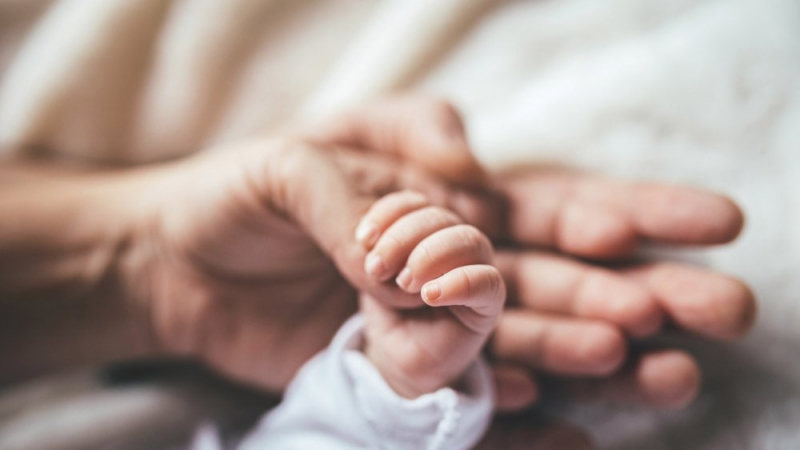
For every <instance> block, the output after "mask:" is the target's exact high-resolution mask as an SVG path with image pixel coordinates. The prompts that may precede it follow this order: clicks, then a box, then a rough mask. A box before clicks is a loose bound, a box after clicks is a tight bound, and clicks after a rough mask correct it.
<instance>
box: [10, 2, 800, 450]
mask: <svg viewBox="0 0 800 450" xmlns="http://www.w3.org/2000/svg"><path fill="white" fill-rule="evenodd" d="M409 90H410V91H422V92H427V93H433V94H438V95H441V96H444V97H446V98H448V99H450V100H452V101H453V102H454V103H455V104H456V106H457V107H458V108H459V109H460V110H461V111H462V112H463V114H464V117H465V121H466V125H467V130H468V133H469V135H470V139H471V142H472V144H473V147H474V150H475V152H476V154H477V155H478V157H479V158H480V159H481V160H482V161H483V162H484V163H485V164H486V165H488V166H489V167H491V168H493V169H496V170H500V169H504V168H509V167H513V166H515V165H520V164H529V163H533V162H546V163H556V164H567V165H570V166H574V167H578V168H582V169H587V170H592V171H596V172H599V173H605V174H609V175H614V176H619V177H624V178H628V179H643V180H651V181H666V182H679V183H685V184H689V185H695V186H701V187H705V188H711V189H713V190H717V191H720V192H723V193H725V194H727V195H730V196H731V197H732V198H734V199H735V200H736V201H737V202H739V204H740V205H741V206H742V207H743V209H744V211H745V214H746V216H747V226H746V228H745V231H744V233H743V235H742V237H741V238H740V239H739V240H738V241H737V242H736V243H735V244H733V245H731V246H727V247H724V248H720V249H712V250H704V251H696V250H692V249H686V250H682V251H669V252H667V251H666V250H660V249H653V250H652V251H653V253H654V254H658V255H659V256H662V257H667V258H675V259H681V260H688V261H692V262H695V263H697V264H702V265H708V266H711V267H714V268H715V269H717V270H720V271H723V272H728V273H731V274H734V275H736V276H739V277H741V278H743V279H744V280H746V281H747V282H749V283H750V285H751V286H752V287H753V288H754V290H755V292H756V295H757V297H758V298H759V301H760V317H759V320H758V323H757V325H756V328H755V330H754V332H753V333H752V335H751V336H750V337H749V338H747V339H746V340H745V341H743V342H741V343H738V344H732V345H722V344H697V343H693V344H686V345H689V347H688V348H689V349H690V351H692V352H694V353H695V354H697V355H699V356H700V361H701V363H702V364H703V365H704V370H705V373H706V379H705V387H704V391H703V393H702V394H701V397H700V399H699V400H698V401H697V402H696V403H695V404H694V405H693V406H691V407H690V408H688V409H686V410H684V411H680V412H669V413H666V412H654V411H650V410H646V409H642V408H633V407H630V408H623V407H612V406H608V405H606V404H603V403H602V402H598V401H595V402H592V401H588V402H586V401H582V402H568V401H563V402H562V401H558V402H556V401H552V402H548V403H546V404H545V405H543V406H541V407H540V410H541V411H540V412H541V413H542V414H544V415H548V416H553V417H559V418H563V419H565V420H567V421H569V422H572V423H574V424H577V425H578V426H579V427H580V428H582V429H584V430H586V431H587V432H588V433H589V434H590V436H592V438H593V439H594V440H595V442H596V443H597V445H598V447H599V448H601V449H614V450H628V449H630V450H634V449H649V450H668V449H669V450H673V449H675V450H677V449H680V450H712V449H713V450H716V449H720V450H722V449H724V450H730V449H752V450H756V449H758V450H763V449H792V448H799V447H800V429H798V427H797V424H798V423H800V358H798V355H800V328H798V325H797V324H798V323H800V231H798V230H800V2H798V1H797V0H607V1H603V2H597V1H592V0H534V1H520V0H516V1H511V0H509V1H501V0H441V1H436V2H433V1H427V0H383V1H376V2H372V1H360V0H307V1H289V0H227V1H211V0H182V1H163V0H0V148H12V147H14V148H19V149H20V150H19V151H20V152H27V153H29V154H31V155H43V156H52V157H58V158H64V160H66V161H79V162H87V163H103V164H107V163H113V164H141V163H146V162H152V161H158V160H163V159H167V158H171V157H175V156H180V155H185V154H188V153H191V152H193V151H196V150H197V149H200V148H203V147H206V146H209V145H212V144H215V143H220V142H226V141H229V140H233V139H236V138H239V137H242V136H247V135H249V134H251V133H253V132H256V131H258V130H262V129H264V128H265V127H270V126H275V125H278V124H280V123H284V122H286V121H287V120H293V119H300V120H310V119H313V118H317V117H321V116H324V115H327V114H332V113H335V112H337V111H339V110H341V109H344V108H348V107H351V106H353V105H357V104H359V103H362V102H365V101H368V100H370V99H373V98H376V97H380V96H382V95H386V94H388V93H391V92H398V91H409ZM0 151H2V150H0ZM676 339H677V338H676ZM677 342H678V344H681V342H680V340H679V339H678V341H677ZM0 364H1V363H0ZM150 369H152V370H144V369H141V368H137V367H136V366H120V367H115V368H110V369H103V370H99V371H90V370H86V371H81V372H75V373H69V374H64V375H60V376H54V377H52V378H47V379H42V380H35V381H32V382H31V383H29V384H25V385H22V386H16V387H12V388H6V389H5V390H3V391H0V448H2V449H8V450H10V449H34V448H35V449H81V448H104V449H127V448H152V449H156V448H174V447H176V446H180V445H183V444H185V443H186V439H188V437H189V436H190V435H191V433H192V431H193V430H194V429H195V427H196V426H197V425H198V424H199V423H201V422H203V421H205V420H211V421H214V422H215V423H217V424H219V425H220V426H221V427H222V429H223V430H226V429H231V430H235V429H242V428H243V427H246V426H247V425H248V424H250V423H252V421H253V420H255V418H256V417H257V416H258V415H259V414H260V413H261V412H262V411H263V410H264V409H265V408H266V407H267V406H268V405H269V404H270V402H271V400H270V399H267V398H263V397H260V396H258V395H256V394H254V393H252V392H249V391H245V390H243V389H241V388H238V387H235V386H230V385H228V384H226V383H224V382H222V381H221V380H218V379H216V378H215V377H213V376H211V375H209V374H205V373H201V372H198V369H197V368H195V367H192V366H181V367H168V368H165V369H164V370H161V369H159V368H158V367H156V368H150Z"/></svg>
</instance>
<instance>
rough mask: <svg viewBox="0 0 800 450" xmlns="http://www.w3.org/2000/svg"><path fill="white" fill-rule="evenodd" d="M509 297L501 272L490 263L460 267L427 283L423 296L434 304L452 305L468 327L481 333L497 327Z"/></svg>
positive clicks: (427, 301)
mask: <svg viewBox="0 0 800 450" xmlns="http://www.w3.org/2000/svg"><path fill="white" fill-rule="evenodd" d="M505 298H506V287H505V283H504V282H503V277H502V276H501V275H500V272H499V271H498V270H497V269H496V268H494V267H492V266H489V265H485V264H476V265H470V266H463V267H458V268H457V269H454V270H451V271H450V272H447V273H446V274H444V275H442V276H441V277H439V278H436V279H434V280H432V281H429V282H427V283H425V285H424V286H423V287H422V299H423V300H424V301H425V303H427V304H428V305H430V306H435V307H440V306H451V307H453V308H451V311H452V312H453V314H454V315H455V316H456V317H457V318H458V319H459V321H460V322H461V323H462V324H464V326H466V327H467V328H469V329H470V330H472V331H475V332H477V333H487V332H489V331H491V330H492V329H494V326H495V325H496V323H497V320H498V318H499V316H500V313H501V312H502V310H503V304H504V302H505Z"/></svg>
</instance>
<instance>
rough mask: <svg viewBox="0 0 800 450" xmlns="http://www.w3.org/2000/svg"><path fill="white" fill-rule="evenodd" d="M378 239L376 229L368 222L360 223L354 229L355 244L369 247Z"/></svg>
mask: <svg viewBox="0 0 800 450" xmlns="http://www.w3.org/2000/svg"><path fill="white" fill-rule="evenodd" d="M377 239H378V228H377V227H375V225H373V224H372V223H370V222H361V223H360V224H358V227H356V242H358V243H360V244H361V245H367V246H370V245H372V244H374V243H375V241H376V240H377Z"/></svg>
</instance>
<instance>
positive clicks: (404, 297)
mask: <svg viewBox="0 0 800 450" xmlns="http://www.w3.org/2000/svg"><path fill="white" fill-rule="evenodd" d="M240 150H241V151H240V152H239V153H237V154H236V155H238V157H239V158H240V159H239V160H238V161H237V162H238V164H239V167H240V168H241V170H242V175H243V177H242V178H243V179H244V180H246V181H244V182H243V184H244V188H243V189H246V190H247V191H248V192H253V193H254V194H255V196H256V197H257V198H255V199H254V205H253V207H254V208H258V207H263V206H264V205H269V207H271V208H272V209H274V210H275V211H277V212H278V213H280V214H283V215H286V216H287V217H288V218H289V219H290V220H292V221H294V222H296V223H298V224H299V225H300V226H301V227H302V228H303V229H304V230H305V231H306V232H307V233H308V234H309V235H310V236H311V237H312V238H313V239H314V241H316V243H317V245H319V247H320V248H321V249H322V251H324V252H325V253H326V254H327V255H329V256H330V257H331V259H332V260H333V262H334V263H335V264H336V267H337V268H338V269H339V271H340V272H341V273H342V275H344V276H345V278H347V279H348V281H349V282H350V283H351V284H353V285H354V286H355V287H356V288H358V289H359V290H361V291H365V292H367V293H370V294H371V295H372V296H374V297H377V298H380V299H381V300H382V301H384V302H386V303H388V304H391V305H394V306H398V307H400V306H406V307H418V306H420V305H422V301H421V300H420V299H419V297H418V296H416V295H411V294H407V293H404V292H402V291H401V290H400V289H399V288H397V287H396V286H390V285H387V284H384V283H381V282H380V281H379V280H375V279H374V278H373V277H370V276H368V275H367V274H366V273H365V271H364V259H365V257H366V249H365V248H364V246H363V245H361V244H360V243H359V242H358V241H357V240H356V237H355V229H356V226H357V225H358V222H359V220H360V219H361V217H363V216H364V214H365V212H366V211H367V210H368V209H369V207H370V206H371V205H372V204H373V203H374V202H375V201H376V199H377V197H376V196H375V195H373V194H372V193H370V192H365V191H363V190H361V189H359V188H358V186H356V185H355V184H354V180H352V179H351V178H350V177H349V176H348V173H347V172H346V171H345V170H344V169H343V168H342V167H341V166H340V165H339V164H337V161H336V160H335V159H334V156H335V155H334V154H333V153H331V152H327V151H326V150H325V149H320V148H319V147H317V146H316V145H314V144H309V143H306V142H303V141H300V140H286V141H253V142H251V143H248V144H244V145H243V147H242V148H241V149H240ZM320 199H324V201H320Z"/></svg>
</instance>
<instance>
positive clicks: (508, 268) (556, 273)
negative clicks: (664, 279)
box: [496, 251, 664, 337]
mask: <svg viewBox="0 0 800 450" xmlns="http://www.w3.org/2000/svg"><path fill="white" fill-rule="evenodd" d="M496 261H497V267H498V268H499V269H500V271H501V272H502V273H503V276H504V278H505V280H506V283H507V284H508V288H509V294H510V295H509V300H510V302H513V303H514V304H516V305H518V306H521V307H525V308H530V309H534V310H537V311H542V312H551V313H558V314H563V315H569V316H575V317H583V318H587V319H600V320H604V321H608V322H610V323H612V324H614V325H618V326H620V327H621V328H622V329H624V330H625V331H626V332H627V333H628V334H630V335H632V336H636V337H643V336H649V335H652V334H654V333H656V332H657V331H658V330H659V329H660V328H661V324H662V323H663V320H664V312H663V310H662V308H661V306H660V305H659V303H658V301H657V299H656V297H655V296H654V295H652V294H651V293H650V292H649V291H648V290H647V288H646V287H644V286H642V285H641V284H640V283H639V282H637V281H635V280H631V279H630V278H628V277H626V276H623V275H621V274H619V273H616V272H614V271H611V270H607V269H603V268H599V267H594V266H591V265H588V264H585V263H582V262H579V261H576V260H573V259H570V258H566V257H562V256H559V255H555V254H553V253H549V252H536V251H514V252H512V251H500V252H498V253H497V257H496Z"/></svg>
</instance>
